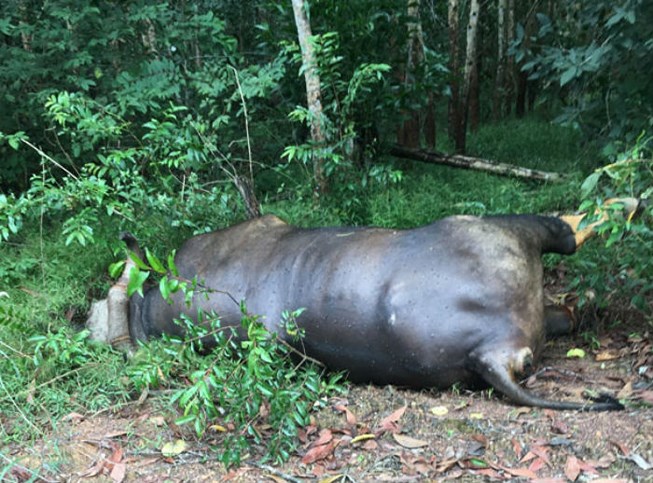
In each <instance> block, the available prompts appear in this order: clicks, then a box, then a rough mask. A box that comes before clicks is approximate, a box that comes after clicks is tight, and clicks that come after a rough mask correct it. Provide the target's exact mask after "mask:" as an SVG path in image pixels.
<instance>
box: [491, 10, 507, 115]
mask: <svg viewBox="0 0 653 483" xmlns="http://www.w3.org/2000/svg"><path fill="white" fill-rule="evenodd" d="M507 9H508V0H498V6H497V74H496V77H495V81H494V95H493V96H492V118H493V119H494V120H495V121H498V120H499V119H500V118H501V113H502V106H503V93H504V78H505V72H506V20H505V19H506V10H507Z"/></svg>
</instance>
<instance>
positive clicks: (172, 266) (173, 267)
mask: <svg viewBox="0 0 653 483" xmlns="http://www.w3.org/2000/svg"><path fill="white" fill-rule="evenodd" d="M175 253H176V252H175V251H174V250H173V251H172V252H170V254H169V255H168V270H170V273H172V274H173V275H174V276H175V277H178V276H179V271H178V270H177V265H175Z"/></svg>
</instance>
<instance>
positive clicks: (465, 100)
mask: <svg viewBox="0 0 653 483" xmlns="http://www.w3.org/2000/svg"><path fill="white" fill-rule="evenodd" d="M479 13H480V3H479V0H471V3H470V6H469V22H468V23H467V36H466V37H467V48H466V52H465V71H464V75H463V86H462V92H461V95H460V109H459V115H460V118H459V119H458V125H457V127H456V138H455V144H456V151H457V152H459V153H464V152H465V141H466V137H467V136H466V134H467V133H466V131H467V116H468V113H469V100H470V92H471V86H472V77H473V75H474V70H475V69H476V60H477V59H476V50H477V39H478V17H479Z"/></svg>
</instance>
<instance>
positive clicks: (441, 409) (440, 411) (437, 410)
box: [431, 406, 449, 416]
mask: <svg viewBox="0 0 653 483" xmlns="http://www.w3.org/2000/svg"><path fill="white" fill-rule="evenodd" d="M448 412H449V410H448V409H447V407H446V406H435V407H432V408H431V414H434V415H436V416H444V415H445V414H447V413H448Z"/></svg>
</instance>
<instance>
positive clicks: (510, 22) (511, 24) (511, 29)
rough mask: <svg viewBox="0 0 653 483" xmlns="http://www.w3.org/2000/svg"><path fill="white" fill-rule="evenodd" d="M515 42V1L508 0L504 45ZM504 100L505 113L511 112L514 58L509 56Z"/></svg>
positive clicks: (513, 88)
mask: <svg viewBox="0 0 653 483" xmlns="http://www.w3.org/2000/svg"><path fill="white" fill-rule="evenodd" d="M514 40H515V0H508V11H507V12H506V45H507V46H508V47H510V46H511V45H512V44H513V42H514ZM503 89H504V90H503V94H504V100H505V104H504V105H505V109H506V110H505V113H506V115H508V116H509V115H510V114H511V112H512V105H513V97H514V93H515V56H514V54H511V55H509V56H507V58H506V75H505V79H504V88H503Z"/></svg>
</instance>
